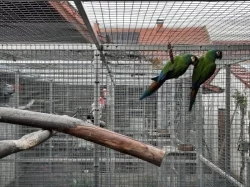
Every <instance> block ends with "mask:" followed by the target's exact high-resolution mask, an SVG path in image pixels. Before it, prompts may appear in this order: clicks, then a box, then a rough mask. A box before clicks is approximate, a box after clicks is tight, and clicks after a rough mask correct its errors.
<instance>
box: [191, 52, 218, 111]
mask: <svg viewBox="0 0 250 187" xmlns="http://www.w3.org/2000/svg"><path fill="white" fill-rule="evenodd" d="M216 59H220V60H221V59H222V51H219V50H214V49H213V50H209V51H208V52H207V53H206V54H205V55H204V56H201V57H200V58H199V62H198V63H196V64H194V69H193V75H192V87H191V93H190V104H189V111H191V110H192V106H193V104H194V102H195V98H196V95H197V93H198V90H199V88H200V86H201V85H202V84H203V83H204V82H206V80H208V79H209V78H210V77H211V76H212V75H213V74H214V71H215V69H216V64H215V60H216Z"/></svg>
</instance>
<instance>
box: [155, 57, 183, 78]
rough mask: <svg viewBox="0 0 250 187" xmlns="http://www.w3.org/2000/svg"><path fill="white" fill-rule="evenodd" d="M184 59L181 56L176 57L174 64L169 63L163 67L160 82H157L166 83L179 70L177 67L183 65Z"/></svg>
mask: <svg viewBox="0 0 250 187" xmlns="http://www.w3.org/2000/svg"><path fill="white" fill-rule="evenodd" d="M182 59H183V58H182V57H181V56H176V57H175V58H174V63H172V62H170V61H168V63H167V64H166V65H165V66H164V67H163V69H162V71H161V73H160V75H159V77H158V80H157V81H164V80H166V78H167V77H168V76H169V75H170V74H172V73H173V72H174V71H175V70H177V67H178V66H179V64H181V63H182Z"/></svg>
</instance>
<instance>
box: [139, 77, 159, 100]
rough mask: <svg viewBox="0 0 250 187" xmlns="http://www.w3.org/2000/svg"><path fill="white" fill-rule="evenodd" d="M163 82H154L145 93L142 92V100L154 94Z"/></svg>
mask: <svg viewBox="0 0 250 187" xmlns="http://www.w3.org/2000/svg"><path fill="white" fill-rule="evenodd" d="M162 84H163V82H156V81H154V82H152V84H151V85H150V86H149V87H148V88H147V89H146V90H145V91H144V93H143V94H142V96H141V97H140V100H142V99H144V98H146V97H148V96H150V95H152V94H153V93H154V92H156V90H158V89H159V88H160V87H161V85H162Z"/></svg>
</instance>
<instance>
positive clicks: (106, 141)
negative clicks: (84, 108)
mask: <svg viewBox="0 0 250 187" xmlns="http://www.w3.org/2000/svg"><path fill="white" fill-rule="evenodd" d="M0 122H6V123H13V124H19V125H25V126H30V127H37V128H42V129H48V130H55V131H59V132H63V133H66V134H70V135H72V136H76V137H78V138H82V139H85V140H88V141H91V142H94V143H97V144H100V145H103V146H105V147H108V148H111V149H114V150H116V151H119V152H122V153H125V154H128V155H131V156H134V157H137V158H139V159H142V160H145V161H147V162H149V163H152V164H154V165H157V166H160V165H161V163H162V160H163V158H164V154H165V152H164V151H163V150H162V149H159V148H156V147H154V146H152V145H148V144H144V143H142V142H139V141H136V140H133V139H132V138H130V137H127V136H124V135H121V134H118V133H115V132H112V131H109V130H106V129H103V128H100V127H97V126H94V125H92V124H90V123H87V122H84V121H82V120H79V119H75V118H72V117H69V116H59V115H54V114H44V113H39V112H31V111H24V110H19V109H13V108H3V107H0Z"/></svg>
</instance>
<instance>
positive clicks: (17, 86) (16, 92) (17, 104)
mask: <svg viewBox="0 0 250 187" xmlns="http://www.w3.org/2000/svg"><path fill="white" fill-rule="evenodd" d="M18 107H19V71H16V72H15V108H18Z"/></svg>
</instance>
